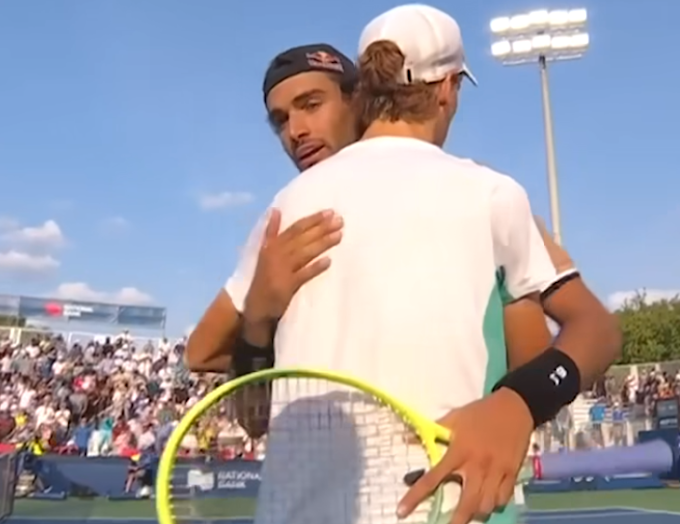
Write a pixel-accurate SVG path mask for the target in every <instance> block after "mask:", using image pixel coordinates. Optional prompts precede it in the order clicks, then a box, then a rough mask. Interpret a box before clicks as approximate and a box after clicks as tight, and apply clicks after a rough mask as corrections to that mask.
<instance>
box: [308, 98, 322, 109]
mask: <svg viewBox="0 0 680 524" xmlns="http://www.w3.org/2000/svg"><path fill="white" fill-rule="evenodd" d="M320 106H321V100H318V99H316V100H315V99H310V100H307V101H306V102H305V105H304V109H305V111H314V110H315V109H318V108H319V107H320Z"/></svg>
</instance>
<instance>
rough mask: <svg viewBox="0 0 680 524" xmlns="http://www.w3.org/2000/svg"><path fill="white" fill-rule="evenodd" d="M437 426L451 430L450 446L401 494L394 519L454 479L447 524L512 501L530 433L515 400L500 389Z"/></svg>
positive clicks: (457, 523)
mask: <svg viewBox="0 0 680 524" xmlns="http://www.w3.org/2000/svg"><path fill="white" fill-rule="evenodd" d="M439 423H440V424H441V425H442V426H445V427H447V428H449V429H450V430H451V432H452V435H453V439H452V442H451V444H450V445H449V448H448V449H447V451H446V453H445V454H444V457H443V458H442V460H441V461H440V462H439V463H438V464H437V465H436V466H434V467H433V468H432V469H431V470H430V471H428V472H427V473H425V474H424V475H423V476H422V477H421V478H420V480H418V482H416V483H415V484H414V486H413V487H412V488H411V489H409V491H408V492H407V493H406V495H405V496H404V498H403V499H402V500H401V502H400V503H399V507H398V511H397V513H398V516H399V518H404V517H405V516H407V515H409V514H410V513H411V512H412V511H413V510H414V509H415V508H416V507H417V506H418V504H420V503H421V502H422V501H423V500H425V499H426V498H427V497H429V496H430V495H431V494H432V493H433V492H434V491H435V490H436V489H437V487H438V486H439V485H440V484H442V483H443V482H445V480H446V479H447V478H450V475H451V474H453V473H455V474H457V475H460V476H461V477H462V479H463V487H462V492H461V498H460V501H459V503H458V505H457V506H456V508H455V510H454V512H453V516H452V518H451V524H468V523H469V522H470V521H471V520H473V519H475V518H477V519H481V520H484V519H485V518H486V517H488V516H489V515H491V513H493V511H494V510H495V509H497V508H500V507H502V506H505V505H506V504H508V502H509V501H510V499H511V497H512V495H513V492H514V488H515V482H516V480H517V476H518V474H519V471H520V469H521V467H522V464H523V462H524V459H525V458H526V454H527V449H528V447H529V442H530V439H531V433H532V432H533V429H534V427H533V419H532V417H531V413H530V412H529V410H528V409H527V406H526V404H524V401H523V400H522V399H521V398H520V397H519V395H517V394H516V393H515V392H514V391H510V390H508V389H505V388H501V389H500V390H498V391H497V392H495V393H493V394H491V395H489V396H487V397H484V398H483V399H481V400H477V401H475V402H472V403H471V404H468V405H467V406H464V407H462V408H460V409H456V410H453V411H452V412H451V413H449V414H448V415H447V416H446V417H444V418H443V419H441V420H440V421H439Z"/></svg>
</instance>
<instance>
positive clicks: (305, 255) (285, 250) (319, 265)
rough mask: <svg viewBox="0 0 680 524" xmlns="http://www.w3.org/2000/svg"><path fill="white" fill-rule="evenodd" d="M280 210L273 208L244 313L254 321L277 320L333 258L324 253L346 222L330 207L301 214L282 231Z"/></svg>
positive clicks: (325, 268)
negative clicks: (307, 214) (304, 215)
mask: <svg viewBox="0 0 680 524" xmlns="http://www.w3.org/2000/svg"><path fill="white" fill-rule="evenodd" d="M280 228H281V212H280V211H279V210H278V209H272V211H271V214H270V217H269V222H268V223H267V227H266V229H265V233H264V238H263V240H262V246H261V248H260V254H259V257H258V261H257V266H256V268H255V274H254V276H253V280H252V284H251V286H250V291H249V292H248V296H247V297H246V303H245V309H244V316H245V317H246V318H247V319H248V320H249V321H250V322H254V323H269V322H276V321H277V320H278V319H280V318H281V317H282V316H283V314H284V313H285V312H286V309H287V308H288V305H289V304H290V301H291V299H292V298H293V295H295V293H296V292H297V291H298V289H300V287H302V286H303V285H304V284H305V283H307V282H309V281H310V280H312V279H313V278H315V277H317V276H319V275H320V274H321V273H323V272H324V271H326V270H327V269H328V268H329V267H330V265H331V260H330V258H329V257H327V256H322V255H323V254H324V253H326V252H327V251H328V250H329V249H331V248H332V247H333V246H336V245H338V244H339V243H340V241H341V240H342V228H343V222H342V219H341V217H340V216H339V215H337V214H336V213H334V212H333V211H331V210H326V211H320V212H318V213H315V214H313V215H310V216H307V217H304V218H301V219H300V220H298V221H297V222H295V223H294V224H292V225H291V226H289V227H288V228H287V229H286V230H285V231H283V232H282V233H280V232H279V231H280Z"/></svg>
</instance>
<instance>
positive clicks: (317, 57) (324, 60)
mask: <svg viewBox="0 0 680 524" xmlns="http://www.w3.org/2000/svg"><path fill="white" fill-rule="evenodd" d="M307 63H308V64H309V65H310V66H311V67H318V68H321V69H331V70H333V71H338V72H339V73H342V72H344V70H345V69H344V67H342V62H341V61H340V59H339V58H338V57H337V56H334V55H332V54H330V53H326V51H317V52H315V53H307Z"/></svg>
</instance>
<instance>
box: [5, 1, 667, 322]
mask: <svg viewBox="0 0 680 524" xmlns="http://www.w3.org/2000/svg"><path fill="white" fill-rule="evenodd" d="M399 3H400V2H394V1H390V0H373V1H371V2H365V1H358V0H347V1H346V2H344V3H342V4H340V3H337V2H313V1H312V0H290V1H289V2H286V3H285V4H281V3H279V2H274V1H269V2H253V3H248V2H230V1H228V0H202V1H200V2H197V1H194V2H190V1H188V0H182V1H180V0H145V1H143V2H141V1H138V0H118V1H115V2H113V1H108V2H105V1H99V2H93V1H91V0H60V1H58V0H42V1H39V0H4V1H3V2H2V3H0V292H4V293H18V294H32V295H41V296H43V295H55V294H59V295H62V296H70V297H74V298H81V299H83V298H92V299H98V300H124V301H141V302H144V301H145V300H152V301H153V302H154V303H155V304H158V305H163V306H166V307H167V308H168V320H169V324H168V325H169V328H170V332H171V333H174V334H178V333H180V332H181V331H183V330H184V329H185V328H186V327H187V326H189V325H191V324H193V323H194V322H195V321H196V319H197V318H198V317H199V315H200V314H201V312H202V310H203V308H204V307H205V306H206V305H207V303H208V302H209V301H210V300H211V298H212V297H213V296H214V294H215V292H216V291H217V289H218V288H219V287H220V285H222V284H223V282H224V280H225V279H226V278H227V277H228V275H229V274H230V272H231V271H232V269H233V267H234V265H235V262H236V258H237V255H238V247H239V246H240V245H241V244H242V243H243V242H244V239H245V238H246V236H247V234H248V231H249V228H250V226H251V225H252V224H253V223H254V222H255V220H256V218H257V217H258V215H259V214H260V213H261V212H262V211H263V210H264V209H265V208H266V206H267V205H268V203H269V201H270V199H271V198H272V196H273V195H274V194H275V192H276V191H277V190H278V189H279V188H281V187H282V186H283V185H285V183H286V182H287V181H288V180H289V179H290V178H291V177H293V176H295V170H294V169H293V167H292V166H291V165H290V164H289V162H288V160H287V159H286V157H285V156H284V155H283V154H282V152H281V149H280V147H279V144H278V143H277V140H276V138H275V137H274V136H272V134H271V132H270V130H269V128H268V126H267V125H266V123H265V119H264V108H263V105H262V98H261V92H260V86H261V81H262V75H263V72H264V70H265V68H266V66H267V63H268V61H269V60H270V59H271V58H272V57H273V56H274V55H275V54H276V53H277V52H279V51H281V50H283V49H285V48H287V47H290V46H293V45H298V44H304V43H310V42H317V41H326V42H329V43H332V44H334V45H336V46H338V47H340V48H341V49H343V50H345V51H346V52H347V53H348V54H350V55H351V56H354V54H355V50H356V45H357V41H358V36H359V33H360V31H361V29H362V27H363V25H365V24H366V23H367V22H368V21H369V20H370V19H371V18H372V17H374V16H376V15H378V14H379V13H380V12H382V11H384V10H386V9H388V8H390V7H393V6H395V5H398V4H399ZM432 5H435V6H437V7H440V8H442V9H444V10H446V11H448V12H449V13H450V14H452V15H453V16H454V17H455V18H456V19H457V20H458V21H459V23H460V25H461V26H462V29H463V36H464V39H465V43H466V50H467V55H468V61H469V64H470V66H471V68H472V70H473V71H474V73H475V75H476V76H477V78H478V80H479V81H480V86H479V87H478V88H476V89H475V88H472V87H468V88H466V89H465V90H464V92H463V93H462V102H461V109H460V113H459V116H458V117H457V120H456V122H455V123H454V128H453V131H452V133H451V136H450V139H449V142H448V144H447V146H446V148H447V149H448V150H449V151H452V152H454V153H456V154H459V155H462V156H469V157H472V158H476V159H478V160H480V161H483V162H486V163H488V164H491V165H493V166H494V167H496V168H498V169H500V170H502V171H505V172H507V173H508V174H510V175H512V176H514V177H515V178H516V179H518V180H519V181H520V182H521V183H522V184H523V185H524V186H525V187H526V188H527V190H528V191H529V194H530V196H531V198H532V202H533V205H534V207H535V212H536V213H538V214H541V215H543V216H547V214H548V199H547V189H546V176H545V172H546V169H545V154H544V142H543V127H542V113H541V100H540V85H539V77H538V70H537V69H536V68H534V67H530V66H527V67H516V68H504V67H502V66H500V65H498V64H497V63H495V62H494V60H493V59H492V58H491V56H490V52H489V45H490V41H491V36H490V33H489V30H488V22H489V20H490V19H491V18H493V17H495V16H499V15H506V14H513V13H516V12H523V11H528V10H532V9H536V8H543V7H546V8H575V7H586V8H587V9H588V12H589V19H590V23H589V31H590V33H591V49H590V50H589V52H588V54H587V56H586V57H585V58H584V59H583V60H580V61H574V62H564V63H560V64H557V65H556V66H555V67H554V68H552V70H551V77H550V79H551V87H552V102H553V112H554V118H555V134H556V140H557V142H556V144H557V159H558V169H559V176H560V189H561V197H562V201H561V204H562V222H563V236H564V242H565V245H566V246H567V248H568V249H569V250H570V252H572V254H573V256H574V257H575V259H576V260H577V261H578V263H579V266H580V267H581V269H582V271H583V272H584V273H585V275H586V277H587V279H588V281H589V282H590V284H591V285H592V286H593V287H594V288H595V289H596V290H597V292H598V293H599V294H600V296H601V297H602V298H603V299H608V298H609V297H611V296H612V295H613V294H615V293H621V292H628V291H631V290H634V289H638V288H643V287H644V288H649V289H655V290H659V292H673V291H674V290H678V289H680V273H679V272H678V269H677V268H678V265H677V260H678V258H680V248H679V247H678V246H679V245H680V244H679V243H678V242H677V240H676V239H677V238H679V234H680V203H679V202H678V196H677V195H678V194H680V177H678V176H677V173H676V171H677V164H676V163H675V162H674V161H673V158H674V157H673V155H674V154H676V152H677V150H678V148H679V147H680V131H679V130H678V128H677V125H678V122H680V101H678V93H680V88H679V87H678V86H680V68H677V67H671V64H673V63H677V56H678V55H677V51H676V50H675V47H676V44H677V38H676V37H675V36H674V32H675V30H676V28H677V20H678V19H680V2H673V1H669V0H648V1H647V2H645V3H643V2H640V1H633V0H616V1H613V0H584V1H582V2H581V3H576V4H569V3H566V2H558V1H553V0H546V1H544V2H542V3H534V2H527V1H521V0H513V1H509V0H485V1H483V2H482V1H478V2H471V1H468V2H440V1H436V2H432ZM674 174H675V175H676V176H674ZM619 296H620V295H619Z"/></svg>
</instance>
